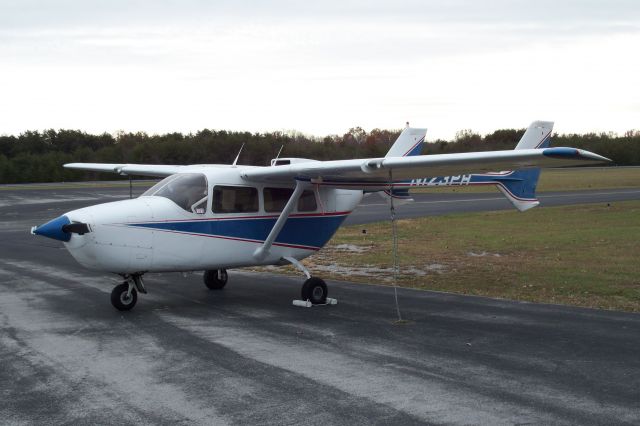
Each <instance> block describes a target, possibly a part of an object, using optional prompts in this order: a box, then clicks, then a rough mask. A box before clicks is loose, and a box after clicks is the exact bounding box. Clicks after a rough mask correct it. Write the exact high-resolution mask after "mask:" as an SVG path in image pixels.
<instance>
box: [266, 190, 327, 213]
mask: <svg viewBox="0 0 640 426" xmlns="http://www.w3.org/2000/svg"><path fill="white" fill-rule="evenodd" d="M291 194H293V189H291V188H265V189H264V191H263V195H264V211H265V212H267V213H279V212H281V211H282V210H284V207H285V206H286V205H287V201H289V198H291ZM317 207H318V205H317V204H316V196H315V194H314V192H313V191H309V190H304V191H302V195H301V196H300V199H299V200H298V211H299V212H312V211H315V210H316V209H317Z"/></svg>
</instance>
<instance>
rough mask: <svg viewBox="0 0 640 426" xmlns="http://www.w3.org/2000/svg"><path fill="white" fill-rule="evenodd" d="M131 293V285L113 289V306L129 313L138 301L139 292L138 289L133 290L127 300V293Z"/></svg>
mask: <svg viewBox="0 0 640 426" xmlns="http://www.w3.org/2000/svg"><path fill="white" fill-rule="evenodd" d="M128 291H129V284H128V283H126V282H125V283H122V284H119V285H117V286H115V287H114V288H113V291H111V304H112V305H113V307H114V308H116V309H117V310H119V311H129V310H131V309H132V308H133V307H134V306H136V302H137V301H138V292H137V291H136V289H135V288H134V289H132V290H131V297H129V298H127V292H128Z"/></svg>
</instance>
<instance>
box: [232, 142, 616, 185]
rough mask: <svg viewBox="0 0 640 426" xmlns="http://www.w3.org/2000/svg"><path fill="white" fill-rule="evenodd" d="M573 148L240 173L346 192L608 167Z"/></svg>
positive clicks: (377, 160)
mask: <svg viewBox="0 0 640 426" xmlns="http://www.w3.org/2000/svg"><path fill="white" fill-rule="evenodd" d="M609 161H611V160H609V159H608V158H605V157H602V156H600V155H598V154H594V153H592V152H589V151H584V150H581V149H576V148H546V149H520V150H513V151H511V150H509V151H485V152H470V153H459V154H436V155H419V156H413V157H386V158H368V159H358V160H338V161H318V162H303V163H296V164H291V165H282V166H273V167H256V168H247V169H244V170H243V171H242V173H241V176H242V177H243V179H246V180H249V181H258V182H259V181H269V182H291V181H292V180H293V179H297V180H311V181H313V182H314V183H322V184H324V185H334V186H345V187H351V188H358V187H362V188H365V187H369V186H371V185H372V184H374V185H375V184H376V183H381V182H391V181H393V182H397V181H400V180H408V179H415V178H421V177H424V176H455V175H461V174H469V173H486V172H499V171H501V170H518V169H527V168H533V167H542V168H545V167H564V166H576V165H585V164H593V163H601V162H609Z"/></svg>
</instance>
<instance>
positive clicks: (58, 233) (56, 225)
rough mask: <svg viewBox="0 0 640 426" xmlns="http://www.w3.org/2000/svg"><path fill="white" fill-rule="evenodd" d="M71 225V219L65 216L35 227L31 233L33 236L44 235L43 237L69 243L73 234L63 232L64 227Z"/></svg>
mask: <svg viewBox="0 0 640 426" xmlns="http://www.w3.org/2000/svg"><path fill="white" fill-rule="evenodd" d="M69 223H71V221H70V220H69V218H68V217H67V216H64V215H63V216H60V217H57V218H55V219H53V220H50V221H49V222H47V223H45V224H44V225H40V226H34V227H33V228H31V233H32V234H33V235H42V236H43V237H47V238H53V239H54V240H59V241H65V242H67V241H69V240H70V239H71V233H69V232H64V231H63V230H62V227H63V226H64V225H68V224H69Z"/></svg>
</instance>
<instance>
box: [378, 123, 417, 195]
mask: <svg viewBox="0 0 640 426" xmlns="http://www.w3.org/2000/svg"><path fill="white" fill-rule="evenodd" d="M426 134H427V129H421V128H415V127H409V123H407V127H405V129H404V130H403V131H402V133H400V136H398V139H396V141H395V142H394V144H393V146H391V149H389V152H387V155H385V158H388V157H411V156H414V155H420V154H422V146H423V145H424V143H423V142H424V138H425V136H426ZM378 194H379V195H380V196H381V197H382V198H383V199H384V200H385V201H387V202H391V199H392V198H393V202H394V203H395V204H398V205H401V204H406V203H410V202H412V201H413V198H411V195H409V190H408V189H406V188H399V189H392V190H385V191H378Z"/></svg>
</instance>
